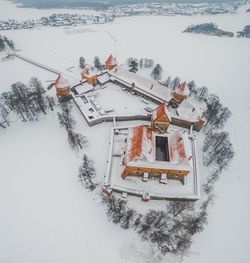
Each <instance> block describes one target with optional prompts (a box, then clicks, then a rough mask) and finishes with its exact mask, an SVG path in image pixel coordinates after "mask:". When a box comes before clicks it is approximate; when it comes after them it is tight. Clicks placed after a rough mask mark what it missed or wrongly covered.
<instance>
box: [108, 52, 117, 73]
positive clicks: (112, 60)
mask: <svg viewBox="0 0 250 263" xmlns="http://www.w3.org/2000/svg"><path fill="white" fill-rule="evenodd" d="M116 66H117V61H116V58H115V57H113V56H112V55H110V56H109V57H108V59H107V60H106V61H105V67H106V69H108V70H112V69H113V68H115V67H116Z"/></svg>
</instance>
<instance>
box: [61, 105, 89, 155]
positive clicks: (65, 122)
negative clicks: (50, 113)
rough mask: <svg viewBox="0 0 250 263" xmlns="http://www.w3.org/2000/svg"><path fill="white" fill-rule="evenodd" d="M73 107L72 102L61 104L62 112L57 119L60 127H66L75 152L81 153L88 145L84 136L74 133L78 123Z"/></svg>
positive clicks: (70, 143)
mask: <svg viewBox="0 0 250 263" xmlns="http://www.w3.org/2000/svg"><path fill="white" fill-rule="evenodd" d="M72 107H73V105H72V103H71V102H70V101H68V102H62V103H61V104H60V111H59V112H58V113H57V117H58V121H59V123H60V126H61V127H64V128H65V130H66V131H67V135H68V142H69V145H70V147H71V148H72V149H73V150H75V151H79V150H81V149H83V147H85V146H86V145H87V139H86V137H85V136H83V135H82V134H80V133H76V132H75V131H74V127H75V124H76V121H75V120H74V118H73V116H72Z"/></svg>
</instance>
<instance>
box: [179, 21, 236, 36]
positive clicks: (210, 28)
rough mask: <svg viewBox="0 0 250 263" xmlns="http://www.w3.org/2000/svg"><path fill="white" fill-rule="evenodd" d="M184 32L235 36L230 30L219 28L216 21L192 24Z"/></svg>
mask: <svg viewBox="0 0 250 263" xmlns="http://www.w3.org/2000/svg"><path fill="white" fill-rule="evenodd" d="M183 33H195V34H204V35H210V36H218V37H233V36H234V33H233V32H229V31H224V30H222V29H219V28H218V26H217V25H216V24H214V23H204V24H198V25H191V26H189V27H187V28H186V29H185V30H184V31H183Z"/></svg>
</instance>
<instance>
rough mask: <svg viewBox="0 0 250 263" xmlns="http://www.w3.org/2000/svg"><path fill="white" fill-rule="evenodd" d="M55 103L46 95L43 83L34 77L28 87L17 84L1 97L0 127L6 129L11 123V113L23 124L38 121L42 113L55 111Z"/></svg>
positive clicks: (20, 83)
mask: <svg viewBox="0 0 250 263" xmlns="http://www.w3.org/2000/svg"><path fill="white" fill-rule="evenodd" d="M54 105H55V101H54V99H53V98H52V97H49V96H47V95H46V92H45V90H44V88H43V86H42V83H41V81H40V80H39V79H37V78H36V77H32V78H31V79H30V82H29V84H28V85H25V84H24V83H22V82H16V83H13V84H12V85H11V90H10V91H7V92H3V93H2V94H1V96H0V123H1V124H0V126H1V127H3V128H6V125H9V123H10V116H11V113H15V114H16V115H17V116H18V117H19V118H20V119H21V120H22V121H23V122H27V121H34V120H38V118H39V115H40V114H41V113H42V114H44V115H46V114H47V111H48V110H51V111H53V109H54Z"/></svg>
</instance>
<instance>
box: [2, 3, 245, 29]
mask: <svg viewBox="0 0 250 263" xmlns="http://www.w3.org/2000/svg"><path fill="white" fill-rule="evenodd" d="M239 5H240V4H239V3H221V4H218V3H216V4H206V3H204V4H202V5H194V4H193V5H191V4H169V3H151V4H135V5H121V6H119V5H117V6H111V7H108V8H107V9H103V10H101V11H100V10H96V14H92V15H86V14H52V15H50V16H48V17H41V18H38V19H29V20H24V21H17V20H15V19H8V20H0V30H17V29H32V28H34V27H42V26H51V27H60V26H77V25H85V24H104V23H109V22H112V21H113V20H114V19H115V18H116V17H127V16H138V15H154V16H169V15H188V16H192V15H218V14H229V13H230V14H233V13H235V12H236V11H237V9H238V7H239ZM78 10H79V9H78ZM82 12H83V13H84V9H83V10H82Z"/></svg>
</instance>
